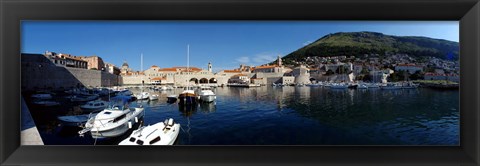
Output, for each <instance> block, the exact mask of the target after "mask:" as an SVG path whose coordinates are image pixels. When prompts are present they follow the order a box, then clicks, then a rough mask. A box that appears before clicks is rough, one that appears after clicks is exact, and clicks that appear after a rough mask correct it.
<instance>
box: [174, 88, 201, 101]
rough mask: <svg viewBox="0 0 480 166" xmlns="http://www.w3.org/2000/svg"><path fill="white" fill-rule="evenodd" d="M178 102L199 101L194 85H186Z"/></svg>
mask: <svg viewBox="0 0 480 166" xmlns="http://www.w3.org/2000/svg"><path fill="white" fill-rule="evenodd" d="M178 100H179V102H178V104H186V105H188V104H195V103H197V95H196V94H195V91H194V90H193V87H185V88H184V91H183V92H182V93H180V95H178Z"/></svg>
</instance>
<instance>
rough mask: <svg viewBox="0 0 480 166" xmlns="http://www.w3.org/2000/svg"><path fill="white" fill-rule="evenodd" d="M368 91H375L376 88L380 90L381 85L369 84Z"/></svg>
mask: <svg viewBox="0 0 480 166" xmlns="http://www.w3.org/2000/svg"><path fill="white" fill-rule="evenodd" d="M366 85H367V87H368V89H375V88H380V85H378V84H375V83H369V84H366Z"/></svg>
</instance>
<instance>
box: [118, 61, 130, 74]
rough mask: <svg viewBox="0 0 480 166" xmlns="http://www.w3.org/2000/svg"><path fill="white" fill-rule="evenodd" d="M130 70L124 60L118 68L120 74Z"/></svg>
mask: <svg viewBox="0 0 480 166" xmlns="http://www.w3.org/2000/svg"><path fill="white" fill-rule="evenodd" d="M130 72H132V69H131V68H130V67H129V66H128V63H127V61H124V62H123V64H122V68H121V69H120V74H121V75H127V74H128V73H130Z"/></svg>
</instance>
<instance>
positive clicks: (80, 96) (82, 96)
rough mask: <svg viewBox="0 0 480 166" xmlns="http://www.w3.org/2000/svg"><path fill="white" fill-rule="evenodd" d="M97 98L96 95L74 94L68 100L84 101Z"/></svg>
mask: <svg viewBox="0 0 480 166" xmlns="http://www.w3.org/2000/svg"><path fill="white" fill-rule="evenodd" d="M96 99H98V95H88V96H85V95H75V96H72V97H71V98H70V101H79V102H84V101H92V100H96Z"/></svg>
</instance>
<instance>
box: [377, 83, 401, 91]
mask: <svg viewBox="0 0 480 166" xmlns="http://www.w3.org/2000/svg"><path fill="white" fill-rule="evenodd" d="M380 89H382V90H397V89H402V86H399V85H396V84H386V85H385V86H381V87H380Z"/></svg>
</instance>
